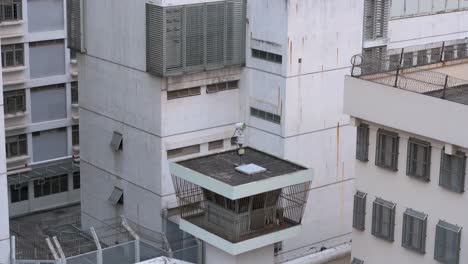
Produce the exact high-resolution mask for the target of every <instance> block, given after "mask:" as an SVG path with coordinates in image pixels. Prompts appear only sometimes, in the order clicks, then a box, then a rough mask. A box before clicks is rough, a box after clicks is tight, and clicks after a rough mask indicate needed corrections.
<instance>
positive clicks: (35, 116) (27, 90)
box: [0, 0, 80, 217]
mask: <svg viewBox="0 0 468 264" xmlns="http://www.w3.org/2000/svg"><path fill="white" fill-rule="evenodd" d="M20 2H21V6H20V7H19V11H18V12H20V11H21V13H22V17H20V18H19V19H15V20H4V21H2V22H1V23H0V38H1V39H2V47H4V45H11V44H22V45H23V53H22V54H23V57H24V60H23V62H22V63H21V65H17V66H8V65H7V67H4V68H3V70H2V72H3V82H2V83H3V87H4V89H3V92H2V95H3V93H9V92H14V91H18V92H23V91H24V105H25V107H24V109H22V110H18V111H16V112H14V113H11V112H8V111H7V110H5V111H6V112H8V113H7V114H5V116H4V118H2V120H4V121H5V128H4V129H3V127H2V133H5V135H4V137H2V139H4V138H5V136H6V138H7V139H8V137H11V136H18V135H25V136H26V141H27V147H26V148H27V151H26V154H25V155H16V156H14V157H9V158H6V165H7V166H6V167H7V171H8V176H12V175H17V174H19V173H22V174H26V173H31V172H34V171H35V168H37V167H41V166H47V165H49V164H57V163H61V162H67V163H70V164H71V163H72V160H79V145H78V144H75V145H73V143H72V133H73V132H72V126H74V125H78V118H79V116H78V105H77V103H72V91H71V90H72V89H71V87H72V83H73V82H76V81H77V75H76V70H77V61H76V58H71V57H70V51H69V50H68V49H67V48H66V47H67V43H66V30H65V22H66V17H65V16H66V14H65V10H66V6H65V1H64V0H50V1H44V0H38V1H32V0H22V1H20ZM45 14H47V15H46V16H45ZM2 50H5V48H2ZM52 85H58V86H59V87H58V88H56V89H55V88H54V89H55V90H54V89H52V90H47V89H49V88H50V86H52ZM44 86H49V88H38V87H44ZM41 89H43V90H41ZM50 91H52V92H50ZM2 102H3V100H2ZM2 115H3V111H2ZM57 129H59V130H57ZM60 129H61V130H60ZM45 131H52V134H47V132H45ZM59 131H60V132H59ZM54 132H57V133H55V134H54ZM41 135H45V136H44V137H41ZM59 137H60V138H59ZM39 138H42V139H39ZM2 145H3V143H2ZM67 179H68V182H67V184H68V188H67V190H68V191H66V192H61V193H58V194H52V195H47V196H43V197H37V198H36V195H35V193H34V181H33V180H31V181H29V182H25V183H24V185H27V186H28V187H27V188H28V190H27V193H28V195H27V199H24V198H25V197H23V199H20V201H16V202H12V199H11V193H10V191H11V188H10V185H15V182H14V181H11V180H9V183H8V186H7V187H6V189H5V191H6V193H7V194H8V200H6V201H8V205H9V208H10V210H9V211H10V214H9V215H10V217H14V216H19V215H24V214H29V213H33V212H36V211H40V210H46V209H51V208H55V207H60V206H64V205H68V204H73V203H78V202H79V201H80V190H79V189H78V188H74V186H73V175H72V173H69V174H68V175H67Z"/></svg>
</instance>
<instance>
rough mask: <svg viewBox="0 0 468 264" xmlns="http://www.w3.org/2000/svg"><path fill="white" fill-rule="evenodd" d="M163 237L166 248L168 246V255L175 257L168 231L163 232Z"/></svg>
mask: <svg viewBox="0 0 468 264" xmlns="http://www.w3.org/2000/svg"><path fill="white" fill-rule="evenodd" d="M162 238H163V240H164V244H165V245H166V247H165V248H166V251H167V255H168V257H170V258H173V257H174V253H173V252H172V248H171V244H169V240H167V237H166V233H162Z"/></svg>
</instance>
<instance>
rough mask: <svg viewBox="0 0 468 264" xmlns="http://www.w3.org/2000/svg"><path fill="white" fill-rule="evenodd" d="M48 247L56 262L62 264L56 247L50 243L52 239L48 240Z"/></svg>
mask: <svg viewBox="0 0 468 264" xmlns="http://www.w3.org/2000/svg"><path fill="white" fill-rule="evenodd" d="M46 242H47V246H48V247H49V250H50V252H52V256H53V257H54V259H55V261H56V262H57V263H59V262H60V258H59V257H58V255H57V251H55V247H54V245H53V244H52V241H50V238H46Z"/></svg>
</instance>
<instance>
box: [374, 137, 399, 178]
mask: <svg viewBox="0 0 468 264" xmlns="http://www.w3.org/2000/svg"><path fill="white" fill-rule="evenodd" d="M398 144H399V138H398V134H396V133H393V132H390V131H386V130H383V129H379V130H378V131H377V147H376V151H375V165H377V166H379V167H382V168H385V169H390V170H394V171H396V170H398Z"/></svg>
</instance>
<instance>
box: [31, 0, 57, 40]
mask: <svg viewBox="0 0 468 264" xmlns="http://www.w3.org/2000/svg"><path fill="white" fill-rule="evenodd" d="M44 14H47V15H46V16H45V15H44ZM64 29H65V26H64V16H63V0H28V31H29V32H45V31H56V30H64Z"/></svg>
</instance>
